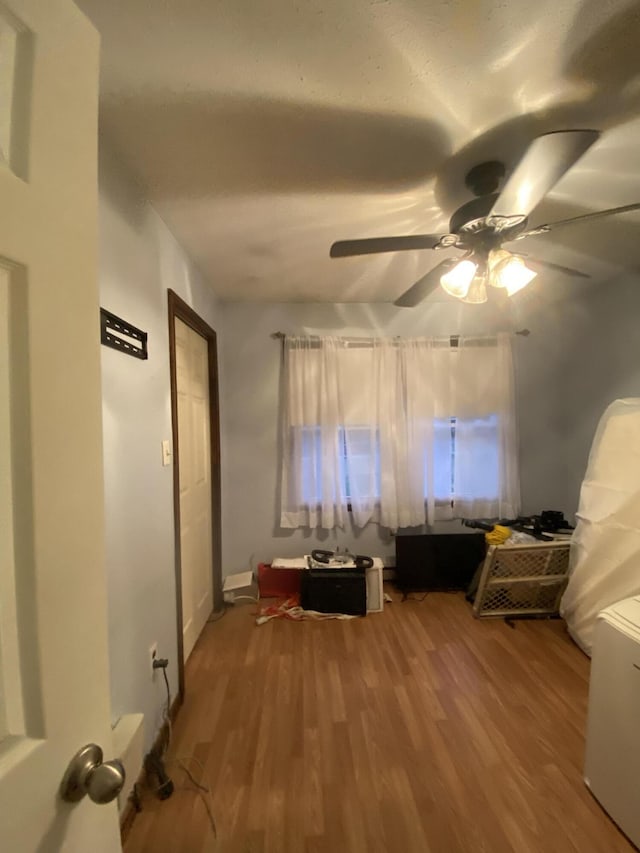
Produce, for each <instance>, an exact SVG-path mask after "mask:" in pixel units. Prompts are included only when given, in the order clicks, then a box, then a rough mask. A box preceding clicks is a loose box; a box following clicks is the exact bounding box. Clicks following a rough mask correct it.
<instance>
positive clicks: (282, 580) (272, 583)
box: [258, 563, 303, 598]
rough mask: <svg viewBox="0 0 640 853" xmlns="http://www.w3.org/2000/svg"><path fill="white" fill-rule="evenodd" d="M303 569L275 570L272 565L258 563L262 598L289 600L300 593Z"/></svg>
mask: <svg viewBox="0 0 640 853" xmlns="http://www.w3.org/2000/svg"><path fill="white" fill-rule="evenodd" d="M302 571H303V570H302V569H274V568H272V567H271V564H270V563H258V589H259V590H260V598H288V597H289V596H290V595H295V594H297V593H299V592H300V574H301V572H302Z"/></svg>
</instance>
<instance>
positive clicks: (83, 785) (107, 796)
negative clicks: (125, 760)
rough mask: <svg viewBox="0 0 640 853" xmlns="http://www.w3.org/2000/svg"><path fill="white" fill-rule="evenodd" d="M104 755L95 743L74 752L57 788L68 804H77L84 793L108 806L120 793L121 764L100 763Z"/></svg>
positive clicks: (122, 780) (121, 779)
mask: <svg viewBox="0 0 640 853" xmlns="http://www.w3.org/2000/svg"><path fill="white" fill-rule="evenodd" d="M102 758H103V754H102V750H101V749H100V747H99V746H98V745H97V744H95V743H88V744H87V745H86V746H83V747H82V749H81V750H79V751H78V752H76V754H75V755H74V756H73V758H72V759H71V761H70V762H69V766H68V767H67V770H66V773H65V774H64V777H63V779H62V783H61V785H60V796H61V797H62V799H63V800H65V802H67V803H77V802H78V800H81V799H82V798H83V797H84V795H85V794H88V795H89V798H90V799H91V800H93V802H94V803H110V802H111V801H112V800H115V798H116V797H117V796H118V794H119V793H120V791H121V790H122V786H123V785H124V780H125V772H124V767H123V766H122V763H121V762H120V761H118V760H117V759H116V760H114V761H104V762H103V761H102Z"/></svg>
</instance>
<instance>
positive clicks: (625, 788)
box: [584, 596, 640, 847]
mask: <svg viewBox="0 0 640 853" xmlns="http://www.w3.org/2000/svg"><path fill="white" fill-rule="evenodd" d="M584 778H585V782H586V784H587V785H588V787H589V788H590V790H591V792H592V794H593V795H594V796H595V797H596V799H597V800H599V802H600V804H601V805H602V806H603V808H604V809H605V810H606V811H607V812H608V813H609V815H610V816H611V817H612V818H613V820H614V821H615V822H616V823H617V824H618V826H619V827H620V829H621V830H622V831H623V832H624V833H625V835H627V837H628V838H629V839H630V840H631V841H632V842H633V843H634V844H635V845H636V846H637V847H640V596H633V597H632V598H626V599H624V600H623V601H619V602H618V603H617V604H612V605H611V606H609V607H607V608H606V609H605V610H603V611H601V613H600V614H599V615H598V617H597V619H596V625H595V629H594V635H593V653H592V660H591V680H590V685H589V715H588V721H587V745H586V756H585V770H584Z"/></svg>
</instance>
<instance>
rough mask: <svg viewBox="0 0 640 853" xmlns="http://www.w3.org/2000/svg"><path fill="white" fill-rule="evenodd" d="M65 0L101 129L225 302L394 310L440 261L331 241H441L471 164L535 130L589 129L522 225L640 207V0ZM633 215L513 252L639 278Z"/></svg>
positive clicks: (508, 154) (506, 156)
mask: <svg viewBox="0 0 640 853" xmlns="http://www.w3.org/2000/svg"><path fill="white" fill-rule="evenodd" d="M78 5H79V6H80V7H81V8H82V9H83V10H84V11H85V12H86V14H87V15H88V16H89V17H90V18H91V19H92V20H93V22H94V23H95V25H96V26H97V28H98V29H99V31H100V32H101V34H102V94H101V127H102V131H103V133H104V134H105V136H106V137H107V138H108V140H109V142H110V144H111V146H112V147H113V148H114V149H115V150H116V151H117V153H118V154H119V156H120V158H121V159H123V160H124V161H125V162H126V163H127V164H128V166H129V168H130V169H131V170H132V171H133V172H134V173H135V174H136V175H137V176H138V178H139V180H140V181H141V183H142V185H143V186H144V187H145V189H146V192H147V195H148V197H149V198H150V199H151V201H152V202H153V204H154V206H155V207H156V209H157V210H158V212H159V213H160V214H161V216H162V217H163V218H164V220H165V221H166V222H167V224H168V225H169V227H170V228H171V230H172V231H173V233H174V234H175V236H176V237H177V238H178V240H179V241H180V242H181V243H182V245H183V246H184V247H185V249H186V250H187V251H188V252H189V254H190V255H191V256H192V257H193V259H194V260H195V262H196V263H197V264H198V266H199V267H200V269H201V270H202V271H203V273H204V274H205V275H206V277H207V278H208V280H209V282H210V284H211V286H212V288H213V290H214V291H215V292H216V294H217V295H218V296H219V297H220V298H222V299H230V300H257V301H262V300H278V301H330V302H348V301H367V302H369V301H370V302H376V301H392V300H393V299H395V298H396V297H397V296H399V295H400V294H401V293H402V292H403V291H404V290H406V289H407V288H408V287H409V286H410V285H411V284H412V283H413V282H414V281H415V280H416V279H417V278H419V277H421V276H422V275H424V274H425V273H426V272H427V271H428V270H429V269H430V268H431V267H433V266H435V264H436V263H437V262H439V261H440V260H441V259H442V255H440V254H438V255H436V254H435V253H434V252H432V251H429V250H427V251H419V252H404V253H395V254H388V255H381V256H377V257H375V256H374V257H371V256H369V257H356V258H345V259H336V260H331V259H330V258H329V246H330V244H331V243H332V242H333V241H334V240H344V239H350V238H356V237H374V236H383V235H384V236H387V235H396V234H412V233H429V232H435V233H440V232H446V231H447V226H448V221H449V217H450V215H451V213H452V212H453V210H454V209H455V208H456V207H458V206H459V205H460V204H462V203H463V202H464V201H467V200H468V199H469V198H470V197H471V196H470V195H469V193H468V191H467V190H466V189H465V187H464V175H465V173H466V172H467V171H468V169H469V168H470V167H471V166H473V165H475V164H476V163H478V162H481V161H484V160H487V159H501V160H504V162H505V163H506V164H507V168H508V169H512V168H513V167H514V165H515V164H516V163H517V161H518V159H519V157H520V156H521V155H522V153H523V152H524V150H525V149H526V147H527V145H528V143H529V142H530V141H531V140H532V139H533V137H534V136H536V135H537V134H538V133H541V132H545V131H548V130H561V129H567V128H576V127H591V128H597V129H600V130H602V131H603V135H602V137H601V139H600V141H599V142H598V143H596V145H595V146H594V147H593V148H592V149H591V150H590V151H589V152H588V153H587V154H586V155H585V156H584V158H583V159H582V160H580V161H579V163H578V164H577V165H576V166H575V167H574V168H573V169H572V170H571V172H570V173H569V174H567V175H566V176H565V177H564V178H563V179H562V180H561V181H560V183H559V184H557V186H556V188H555V189H554V190H553V191H552V193H551V194H550V195H549V196H548V197H547V198H546V199H545V200H544V201H543V202H542V203H541V204H540V205H539V207H538V209H537V210H536V211H535V212H534V214H533V215H532V216H531V217H530V223H531V224H532V225H535V224H538V223H540V222H548V221H550V220H553V219H559V218H564V217H566V216H572V215H578V214H580V213H585V212H589V211H592V210H597V209H600V208H603V207H611V206H619V205H624V204H629V203H631V202H637V201H640V109H639V107H640V52H639V49H638V45H640V3H638V2H633V3H629V2H621V1H620V2H618V0H612V2H607V0H563V1H562V2H558V0H538V1H537V2H535V3H532V2H531V0H526V2H524V1H523V0H482V2H480V0H430V2H426V1H425V0H348V2H347V0H298V2H294V0H291V2H286V0H156V2H153V3H151V2H149V0H111V2H108V3H107V2H104V0H78ZM639 224H640V216H639V215H638V214H637V213H634V214H627V215H624V216H619V217H615V218H613V219H608V220H604V221H601V222H598V223H590V224H585V225H578V226H575V227H572V228H570V229H562V230H559V231H558V232H555V233H553V234H549V235H545V236H539V237H535V238H530V239H528V240H526V241H523V243H520V244H519V247H518V248H520V247H522V248H523V250H524V251H529V252H531V253H532V254H533V253H535V254H536V255H537V256H538V257H540V258H542V259H545V260H549V261H553V262H555V263H560V264H567V265H570V266H574V267H577V268H578V269H581V270H583V271H585V272H587V273H590V274H591V275H592V276H593V277H594V278H595V279H596V280H598V279H606V278H608V277H610V276H611V275H616V274H618V273H619V271H620V270H624V269H627V270H638V269H640V241H639V240H638V239H637V233H638V225H639ZM525 244H526V245H525ZM454 254H455V253H454ZM544 276H545V279H548V281H549V286H550V287H551V286H553V285H554V282H557V281H559V280H560V278H561V276H559V275H558V274H557V273H544ZM541 277H542V276H541ZM542 283H543V282H540V284H542Z"/></svg>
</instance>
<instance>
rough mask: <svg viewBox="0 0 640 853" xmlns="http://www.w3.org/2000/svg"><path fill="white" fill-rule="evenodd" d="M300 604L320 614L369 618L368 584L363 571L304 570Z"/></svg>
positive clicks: (301, 579)
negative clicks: (343, 614)
mask: <svg viewBox="0 0 640 853" xmlns="http://www.w3.org/2000/svg"><path fill="white" fill-rule="evenodd" d="M300 604H301V605H302V607H303V608H304V609H305V610H318V611H319V612H320V613H347V614H349V615H351V616H366V614H367V581H366V576H365V572H364V570H363V569H305V570H304V571H303V572H302V577H301V578H300Z"/></svg>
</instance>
